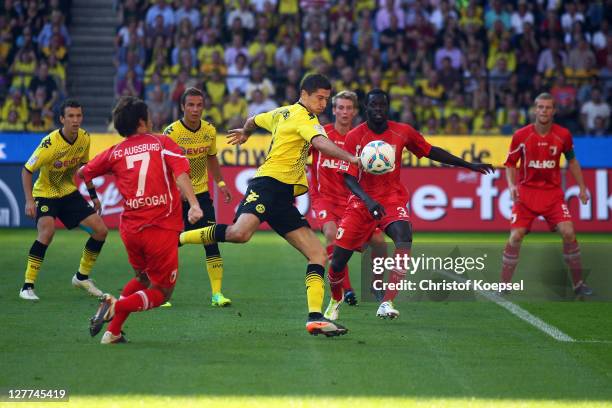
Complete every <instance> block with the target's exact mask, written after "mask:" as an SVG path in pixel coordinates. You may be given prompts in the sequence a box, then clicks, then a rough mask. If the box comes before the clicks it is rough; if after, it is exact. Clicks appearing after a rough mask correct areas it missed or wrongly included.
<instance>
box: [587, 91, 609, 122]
mask: <svg viewBox="0 0 612 408" xmlns="http://www.w3.org/2000/svg"><path fill="white" fill-rule="evenodd" d="M598 117H601V118H604V123H603V125H602V126H600V129H601V128H602V127H603V128H604V129H607V128H608V127H609V126H610V105H609V104H608V103H607V102H606V101H604V100H603V99H602V97H601V91H600V90H599V89H597V88H594V89H593V90H592V91H591V100H589V101H588V102H587V103H585V104H584V105H582V108H581V109H580V123H581V125H582V129H583V130H584V131H585V132H586V133H592V132H594V131H595V129H596V124H595V119H596V118H598Z"/></svg>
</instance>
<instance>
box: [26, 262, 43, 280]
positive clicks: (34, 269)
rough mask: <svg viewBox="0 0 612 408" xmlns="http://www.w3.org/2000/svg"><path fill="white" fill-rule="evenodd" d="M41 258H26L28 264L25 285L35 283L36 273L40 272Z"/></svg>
mask: <svg viewBox="0 0 612 408" xmlns="http://www.w3.org/2000/svg"><path fill="white" fill-rule="evenodd" d="M42 262H43V260H42V258H37V257H35V256H32V255H29V256H28V264H27V266H26V271H25V283H34V282H36V278H37V277H38V272H39V271H40V266H41V265H42Z"/></svg>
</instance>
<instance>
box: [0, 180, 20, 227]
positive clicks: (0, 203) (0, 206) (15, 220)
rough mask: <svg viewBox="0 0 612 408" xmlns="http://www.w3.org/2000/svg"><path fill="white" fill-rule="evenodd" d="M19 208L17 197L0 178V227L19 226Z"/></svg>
mask: <svg viewBox="0 0 612 408" xmlns="http://www.w3.org/2000/svg"><path fill="white" fill-rule="evenodd" d="M20 225H21V209H20V208H19V202H18V201H17V197H15V194H14V193H13V191H12V190H11V188H10V187H9V185H8V184H6V183H5V182H4V181H3V180H2V179H0V227H19V226H20Z"/></svg>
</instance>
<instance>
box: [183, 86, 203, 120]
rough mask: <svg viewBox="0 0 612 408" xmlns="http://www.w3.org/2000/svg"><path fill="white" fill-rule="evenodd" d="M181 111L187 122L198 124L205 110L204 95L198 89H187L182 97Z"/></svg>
mask: <svg viewBox="0 0 612 408" xmlns="http://www.w3.org/2000/svg"><path fill="white" fill-rule="evenodd" d="M181 109H182V110H183V114H184V115H185V119H187V121H189V122H191V123H195V122H198V121H199V120H200V118H201V117H202V111H203V110H204V93H203V92H202V91H200V90H199V89H198V88H187V89H185V92H183V95H181Z"/></svg>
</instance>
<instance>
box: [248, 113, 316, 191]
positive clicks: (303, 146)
mask: <svg viewBox="0 0 612 408" xmlns="http://www.w3.org/2000/svg"><path fill="white" fill-rule="evenodd" d="M255 124H256V125H257V126H259V127H261V128H263V129H266V130H268V131H269V132H270V133H272V141H271V142H270V148H269V149H268V154H267V155H266V160H265V162H264V164H262V165H261V166H260V167H259V169H257V173H256V174H255V177H264V176H268V177H272V178H275V179H276V180H278V181H280V182H282V183H285V184H290V185H293V195H294V196H299V195H302V194H304V193H305V192H307V191H308V181H307V180H306V171H305V165H306V159H307V158H308V150H309V148H310V142H311V140H312V138H314V137H315V136H318V135H322V136H325V137H327V134H326V133H325V129H323V126H321V124H320V123H319V119H318V118H317V116H316V115H315V114H313V113H310V112H309V111H308V109H306V107H305V106H304V105H302V104H301V103H299V102H298V103H296V104H293V105H289V106H281V107H280V108H276V109H274V110H272V111H270V112H266V113H262V114H259V115H257V116H255Z"/></svg>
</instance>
